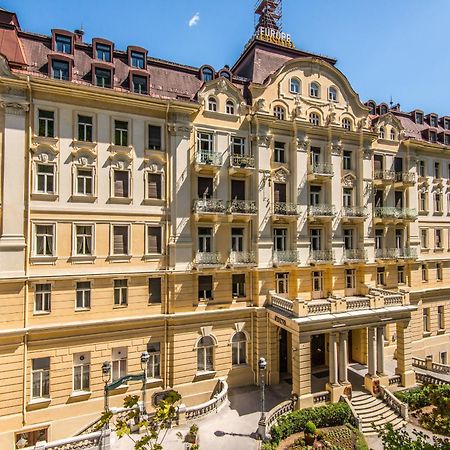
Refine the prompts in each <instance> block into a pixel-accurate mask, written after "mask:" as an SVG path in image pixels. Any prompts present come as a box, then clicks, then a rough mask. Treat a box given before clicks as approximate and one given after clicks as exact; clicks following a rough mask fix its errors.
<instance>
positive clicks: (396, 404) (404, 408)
mask: <svg viewBox="0 0 450 450" xmlns="http://www.w3.org/2000/svg"><path fill="white" fill-rule="evenodd" d="M380 397H381V399H382V400H383V402H384V403H386V404H387V405H388V406H389V407H390V408H391V409H392V410H394V411H395V412H396V413H397V414H398V415H400V416H401V417H403V418H404V419H405V420H408V405H407V404H406V403H403V402H401V401H400V400H399V399H398V398H397V397H396V396H395V395H394V394H393V393H392V392H391V391H390V390H389V389H388V388H387V387H386V386H383V385H380Z"/></svg>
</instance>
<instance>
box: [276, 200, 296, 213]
mask: <svg viewBox="0 0 450 450" xmlns="http://www.w3.org/2000/svg"><path fill="white" fill-rule="evenodd" d="M273 213H274V214H276V215H279V216H298V215H299V214H300V205H297V204H296V203H283V202H275V203H274V204H273Z"/></svg>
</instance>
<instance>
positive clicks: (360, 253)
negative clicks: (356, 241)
mask: <svg viewBox="0 0 450 450" xmlns="http://www.w3.org/2000/svg"><path fill="white" fill-rule="evenodd" d="M366 259H367V252H366V250H364V249H363V248H351V249H344V261H365V260H366Z"/></svg>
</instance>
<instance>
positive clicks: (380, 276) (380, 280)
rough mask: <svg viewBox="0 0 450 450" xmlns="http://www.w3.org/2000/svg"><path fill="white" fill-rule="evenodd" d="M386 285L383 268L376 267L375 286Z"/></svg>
mask: <svg viewBox="0 0 450 450" xmlns="http://www.w3.org/2000/svg"><path fill="white" fill-rule="evenodd" d="M385 284H386V278H385V270H384V267H377V285H378V286H384V285H385Z"/></svg>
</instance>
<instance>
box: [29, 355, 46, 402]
mask: <svg viewBox="0 0 450 450" xmlns="http://www.w3.org/2000/svg"><path fill="white" fill-rule="evenodd" d="M31 398H32V399H38V398H50V358H49V357H46V358H34V359H32V360H31Z"/></svg>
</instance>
